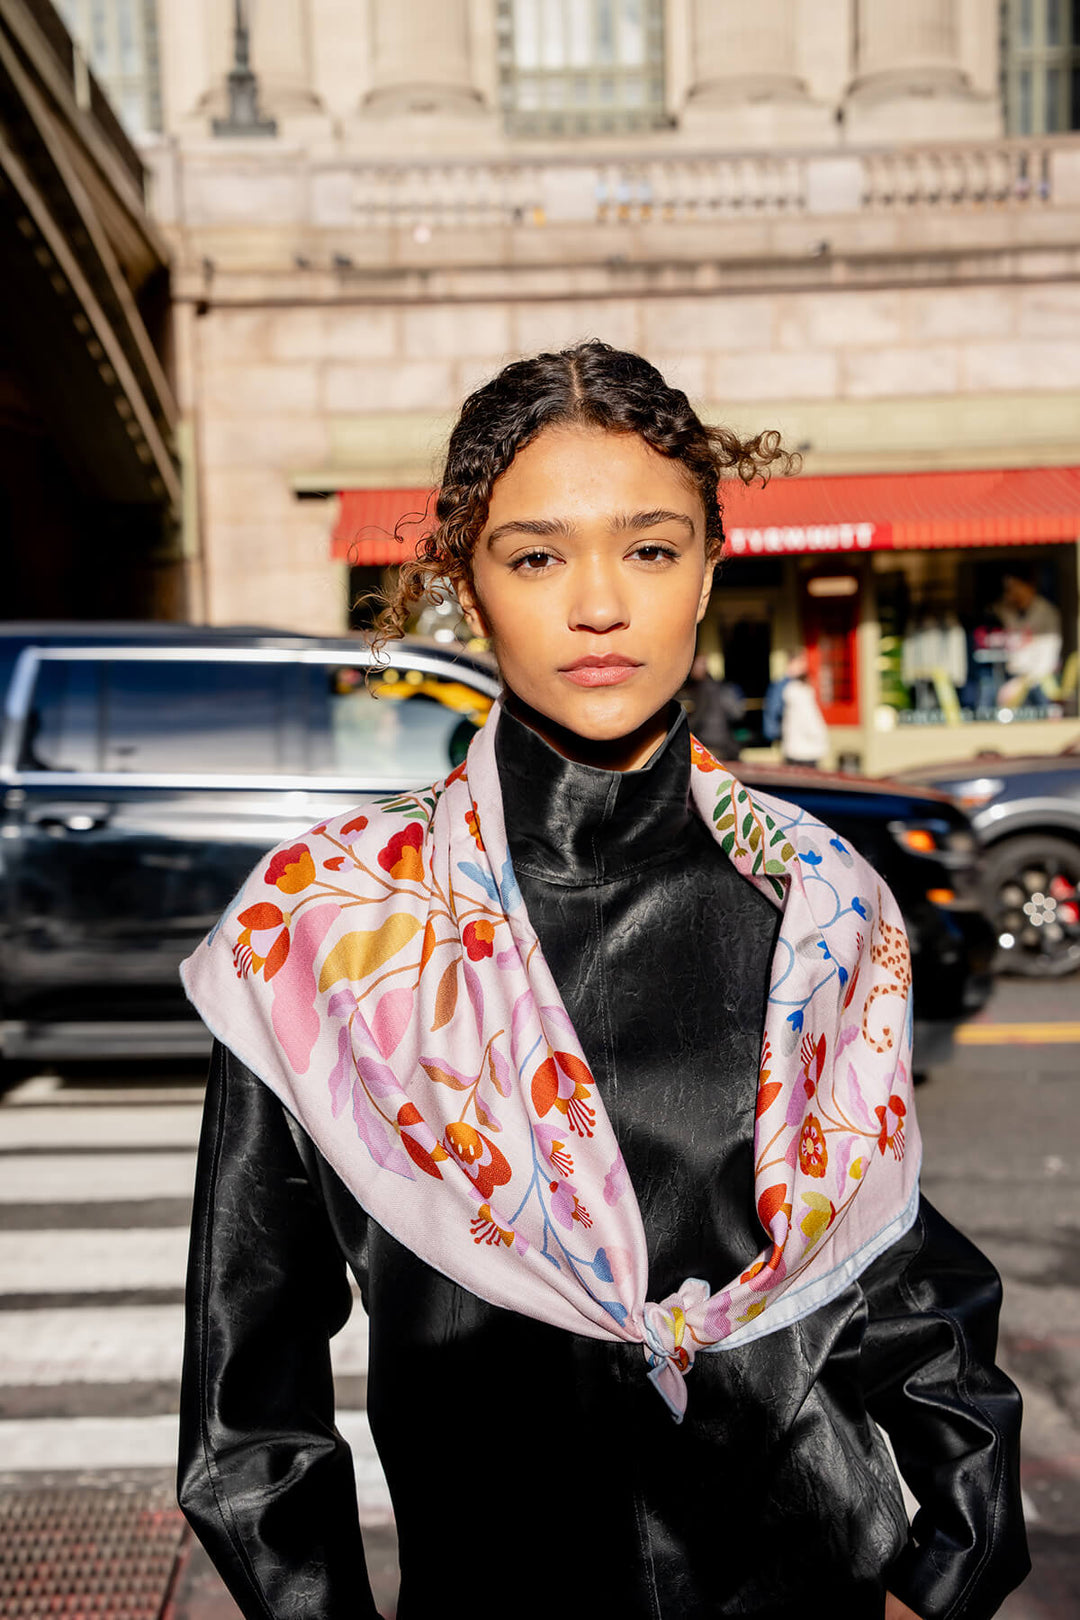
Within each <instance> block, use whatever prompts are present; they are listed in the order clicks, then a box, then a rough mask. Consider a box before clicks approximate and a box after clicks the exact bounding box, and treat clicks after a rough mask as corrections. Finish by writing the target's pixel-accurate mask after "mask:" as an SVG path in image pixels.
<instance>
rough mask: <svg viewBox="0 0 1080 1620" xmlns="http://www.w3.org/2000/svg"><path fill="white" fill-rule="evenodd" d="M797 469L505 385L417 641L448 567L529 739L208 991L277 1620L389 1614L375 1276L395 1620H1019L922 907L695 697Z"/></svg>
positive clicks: (609, 373)
mask: <svg viewBox="0 0 1080 1620" xmlns="http://www.w3.org/2000/svg"><path fill="white" fill-rule="evenodd" d="M784 459H785V458H784V457H783V455H782V452H781V451H780V449H779V445H778V441H777V439H776V436H775V435H761V436H759V437H758V438H757V439H755V440H753V441H751V442H750V443H746V444H744V443H742V442H740V441H739V440H738V439H737V438H736V437H735V436H734V435H732V434H730V433H728V432H726V431H723V430H718V429H706V428H704V427H703V426H702V424H701V422H700V421H699V420H698V418H697V417H696V416H695V414H694V413H693V411H692V410H691V408H690V406H689V405H688V403H687V401H686V398H685V396H684V395H683V394H681V393H679V392H678V391H677V390H674V389H671V388H668V387H667V385H666V384H665V383H664V382H663V379H662V378H661V377H660V376H659V374H658V373H657V372H656V371H655V370H654V368H653V367H651V366H650V365H648V364H647V363H646V362H645V361H644V360H642V359H641V358H639V357H638V356H636V355H631V354H623V353H619V352H617V351H614V350H612V349H610V348H607V347H606V346H605V345H603V344H600V343H588V344H583V345H581V346H579V347H578V348H575V349H570V350H568V351H566V352H565V353H562V354H558V355H542V356H540V357H538V358H537V359H534V360H530V361H524V362H521V363H518V364H516V365H512V366H509V367H507V368H506V369H505V370H504V371H503V372H502V373H501V374H500V375H499V376H498V377H496V378H495V379H494V381H493V382H491V383H489V384H488V385H487V386H486V387H484V388H481V389H479V390H478V391H477V392H476V393H475V394H473V395H472V396H471V397H470V398H469V399H468V400H467V401H466V404H465V406H464V409H463V411H462V414H461V418H460V420H459V422H458V424H457V426H456V428H455V430H454V433H453V435H452V437H451V441H450V446H449V452H448V457H447V463H446V469H445V472H444V476H443V480H442V485H441V489H440V493H439V498H438V504H437V507H436V517H437V523H436V525H435V527H434V529H433V531H432V534H431V536H430V537H429V539H428V541H427V542H426V544H425V546H424V548H423V550H422V552H421V556H420V559H419V560H418V561H417V562H416V563H415V564H410V565H408V566H407V567H406V568H405V569H403V571H402V582H401V585H400V586H399V591H398V595H397V598H396V599H395V601H394V603H393V604H392V607H391V610H390V613H389V622H390V625H391V627H394V626H397V625H400V624H401V623H402V622H403V621H404V618H405V616H406V614H407V612H408V608H409V604H410V602H411V601H415V600H416V599H417V598H418V597H419V595H420V594H421V592H422V591H423V589H424V588H425V587H426V586H427V585H428V584H429V583H430V581H431V580H432V579H434V578H436V577H439V576H445V575H449V576H450V577H451V578H452V579H453V581H454V583H455V586H456V589H457V591H458V595H459V597H460V600H461V602H462V604H463V606H464V609H465V612H466V614H467V616H468V618H469V621H470V624H471V626H472V628H473V629H474V630H475V631H476V633H477V634H481V635H485V636H489V637H490V638H491V642H492V645H493V647H494V650H495V652H496V654H497V656H498V660H499V667H500V670H501V673H502V677H503V680H504V683H505V697H504V700H503V701H501V702H500V704H499V705H497V706H496V710H495V712H494V714H493V716H492V718H491V719H490V720H489V722H488V724H487V726H486V727H485V728H484V730H483V731H482V732H481V733H480V734H479V735H478V736H477V738H476V740H475V741H474V743H473V744H472V747H471V749H470V751H469V756H468V759H467V761H466V763H465V765H464V766H463V767H459V769H458V770H456V771H454V772H452V773H451V776H450V777H449V778H448V780H447V782H446V783H445V784H441V785H440V786H439V787H437V788H436V789H435V790H432V791H427V792H421V793H418V794H403V795H401V796H399V797H398V798H395V799H390V800H383V801H381V802H377V803H374V804H372V803H369V804H366V805H364V806H363V807H361V809H360V810H359V811H357V812H356V813H355V814H352V815H350V816H347V817H343V818H340V819H339V820H338V821H336V822H333V823H330V824H328V825H326V824H323V825H320V826H319V827H317V828H315V829H313V830H312V832H311V833H310V834H309V835H307V836H306V837H305V838H304V839H303V840H302V841H301V842H299V843H297V844H294V845H291V846H290V847H288V848H284V849H280V850H278V851H275V852H274V853H273V854H272V855H271V856H270V857H268V859H267V860H266V861H264V862H263V863H261V864H260V866H259V867H258V868H257V869H256V871H255V873H254V874H253V875H252V878H251V880H250V881H249V883H248V885H247V887H246V888H245V890H244V891H243V892H242V894H241V895H240V896H239V897H238V898H237V900H236V901H235V902H234V903H233V905H232V906H231V907H230V908H229V910H228V912H227V913H226V915H225V917H224V918H223V919H222V922H221V923H220V924H219V925H218V928H217V929H216V930H215V931H214V934H212V935H211V936H210V939H209V940H208V941H207V942H205V943H204V945H203V946H201V947H200V949H199V951H198V952H197V953H196V955H195V956H194V957H193V958H192V959H191V960H190V961H189V962H188V963H187V964H186V965H185V979H186V983H187V986H188V990H189V993H190V994H191V995H192V998H193V1000H194V1001H195V1004H196V1005H197V1007H198V1008H199V1010H200V1012H201V1013H202V1014H203V1016H204V1018H205V1019H206V1021H207V1023H208V1025H209V1027H210V1028H211V1030H212V1031H213V1032H214V1034H215V1036H216V1037H217V1046H216V1049H215V1054H214V1059H213V1066H212V1071H211V1077H210V1085H209V1089H208V1093H207V1105H206V1125H205V1130H204V1137H203V1143H202V1147H201V1150H200V1169H199V1178H198V1184H197V1189H196V1216H195V1226H194V1232H193V1243H192V1261H191V1274H190V1279H189V1296H188V1298H189V1304H188V1313H189V1320H188V1341H187V1348H186V1356H185V1373H184V1392H183V1402H182V1456H181V1467H180V1497H181V1501H182V1503H183V1506H184V1508H185V1511H186V1512H187V1514H188V1517H189V1518H190V1520H191V1521H192V1523H193V1524H194V1526H195V1528H196V1530H197V1532H198V1534H199V1535H200V1537H201V1538H202V1540H203V1541H204V1543H205V1545H206V1546H207V1547H208V1548H209V1549H210V1551H211V1554H212V1556H213V1557H214V1559H215V1561H216V1562H217V1564H218V1567H219V1568H220V1569H221V1571H222V1573H223V1574H224V1576H225V1578H226V1580H227V1582H228V1584H229V1586H230V1588H231V1590H232V1591H233V1593H234V1595H235V1597H236V1599H237V1601H238V1602H239V1604H240V1606H241V1608H242V1609H243V1611H244V1613H245V1614H247V1615H250V1616H255V1615H258V1616H263V1617H265V1616H267V1615H272V1616H275V1617H277V1616H299V1615H301V1614H303V1615H305V1616H306V1615H318V1616H320V1617H321V1620H337V1617H339V1616H341V1617H344V1616H346V1615H348V1616H350V1617H353V1616H356V1615H358V1614H363V1615H374V1613H375V1609H374V1605H373V1601H372V1598H371V1594H370V1589H369V1586H368V1583H367V1580H366V1576H365V1572H364V1561H363V1549H362V1545H361V1538H360V1534H359V1530H358V1527H357V1517H356V1507H355V1497H354V1492H353V1486H352V1477H351V1469H350V1458H349V1454H348V1451H347V1448H346V1447H345V1446H344V1444H343V1442H342V1441H341V1439H340V1437H339V1436H338V1435H337V1434H336V1432H335V1430H334V1427H333V1391H332V1387H331V1379H330V1372H329V1356H328V1340H329V1338H330V1336H331V1335H332V1334H333V1333H334V1332H335V1331H336V1330H337V1329H338V1328H339V1327H340V1325H341V1324H342V1322H343V1321H344V1319H345V1317H346V1315H347V1314H348V1310H349V1289H348V1285H347V1281H346V1265H348V1266H349V1267H351V1269H352V1270H353V1272H354V1273H355V1275H356V1277H357V1279H358V1280H359V1283H360V1287H361V1290H362V1293H363V1298H364V1303H365V1306H366V1309H367V1311H368V1314H369V1316H370V1324H371V1326H370V1333H371V1352H370V1371H369V1381H368V1414H369V1417H370V1422H371V1428H372V1432H373V1435H374V1437H375V1441H376V1444H377V1446H378V1448H379V1454H380V1457H381V1458H382V1461H383V1464H384V1467H385V1471H386V1475H387V1480H388V1483H389V1487H390V1491H391V1495H392V1497H393V1502H394V1511H395V1518H396V1523H397V1531H398V1538H399V1548H400V1562H401V1577H402V1578H401V1592H400V1600H399V1607H398V1611H397V1612H398V1615H399V1617H400V1620H410V1617H413V1616H425V1617H426V1616H434V1615H451V1616H454V1615H466V1614H468V1615H473V1614H475V1613H478V1612H480V1613H492V1614H497V1615H499V1616H502V1615H512V1616H519V1615H545V1616H546V1615H550V1614H562V1615H566V1616H574V1617H585V1616H608V1615H612V1616H620V1617H629V1616H678V1617H680V1620H688V1617H695V1616H712V1615H755V1616H759V1617H765V1616H770V1617H774V1620H780V1617H790V1620H794V1617H795V1616H808V1615H818V1614H826V1613H830V1614H836V1615H840V1616H844V1617H852V1620H860V1617H862V1616H867V1617H869V1616H874V1617H879V1616H881V1615H882V1614H887V1615H889V1616H890V1617H900V1616H910V1615H912V1614H914V1615H916V1616H922V1617H923V1620H937V1617H943V1616H947V1615H948V1616H960V1615H963V1616H965V1617H972V1620H975V1617H981V1616H989V1615H990V1614H992V1613H993V1612H994V1610H995V1608H996V1607H997V1605H998V1604H999V1602H1000V1601H1001V1599H1002V1598H1003V1596H1004V1595H1005V1593H1006V1592H1007V1591H1008V1590H1010V1588H1011V1587H1012V1586H1014V1585H1015V1584H1016V1582H1017V1581H1018V1580H1019V1579H1021V1578H1022V1576H1023V1574H1024V1573H1025V1571H1026V1568H1027V1562H1026V1552H1025V1547H1024V1537H1023V1529H1022V1524H1021V1519H1020V1508H1019V1488H1018V1483H1017V1430H1018V1424H1019V1399H1018V1397H1017V1395H1016V1392H1015V1390H1014V1389H1013V1387H1012V1386H1011V1385H1010V1384H1009V1382H1008V1380H1007V1379H1006V1378H1004V1377H1003V1375H1002V1374H1001V1373H1000V1372H998V1371H997V1370H996V1369H995V1368H994V1365H993V1352H994V1341H995V1331H996V1315H997V1305H998V1298H999V1285H998V1280H997V1277H996V1275H995V1273H994V1271H993V1269H992V1268H991V1267H990V1266H989V1264H988V1263H987V1262H986V1261H985V1260H984V1259H983V1257H982V1256H981V1255H980V1254H978V1252H977V1251H976V1250H974V1249H973V1248H972V1247H971V1245H970V1244H968V1243H967V1242H966V1240H965V1239H963V1238H962V1237H960V1235H959V1234H958V1233H956V1232H955V1231H954V1230H953V1229H952V1228H951V1227H949V1226H948V1225H947V1223H946V1222H944V1221H943V1220H942V1218H941V1217H940V1216H939V1215H937V1214H936V1212H935V1211H934V1210H933V1209H931V1208H930V1206H929V1205H928V1204H927V1203H926V1202H925V1201H922V1202H920V1200H919V1196H918V1191H917V1185H916V1174H917V1158H918V1155H917V1137H916V1132H915V1124H914V1119H913V1116H912V1113H911V1098H910V1083H909V1070H910V1061H909V1059H910V1054H909V1050H908V1045H907V1042H908V1039H909V1036H908V1031H909V1029H910V1018H909V1013H908V1008H907V990H908V987H909V984H910V974H909V971H908V961H909V958H908V956H907V948H906V941H905V939H904V936H903V931H902V927H901V926H900V924H899V921H898V918H897V913H896V910H895V906H894V903H893V901H892V898H891V896H890V895H889V894H888V891H887V890H886V889H885V888H884V886H883V885H882V884H881V883H880V882H879V880H878V879H877V878H876V877H875V875H874V874H873V873H872V872H871V871H870V870H869V869H868V868H867V867H866V866H865V865H864V864H863V863H862V862H861V860H860V859H859V858H858V856H856V855H855V854H854V853H853V852H852V851H851V850H850V849H849V848H848V846H847V845H845V844H844V843H843V842H842V841H841V840H840V839H838V838H835V837H834V836H832V835H830V833H829V832H828V830H827V829H825V828H822V827H821V826H820V824H818V823H815V822H813V821H810V820H808V819H807V818H806V817H804V816H802V815H801V813H799V812H796V811H793V810H792V809H791V807H790V806H784V805H782V804H780V803H779V802H776V801H770V800H765V799H763V798H761V797H758V796H754V797H751V796H750V795H749V794H747V793H746V792H745V790H744V789H742V788H741V787H739V785H738V784H737V783H736V782H734V780H733V779H732V778H731V777H729V776H728V775H727V773H726V772H724V771H723V770H722V769H721V767H720V766H719V765H718V764H717V763H716V761H715V760H713V759H712V758H711V756H709V755H708V754H706V753H705V752H704V750H702V749H701V748H700V747H699V746H698V745H696V744H694V743H693V742H692V739H691V738H690V736H689V732H688V727H687V724H686V720H685V716H684V715H683V714H682V712H681V711H680V710H679V708H678V706H677V705H676V704H674V703H673V701H672V699H673V696H674V694H675V693H676V692H677V691H678V689H679V688H680V686H681V685H682V683H683V681H684V680H685V677H686V673H687V670H688V668H689V666H690V663H691V659H692V657H693V653H694V642H695V633H696V627H697V624H698V622H699V621H700V619H701V617H702V615H703V614H704V611H705V606H706V603H707V601H708V596H709V590H710V585H711V581H712V574H713V569H714V567H715V565H716V561H717V558H718V555H719V551H720V547H721V544H722V538H723V536H722V528H721V519H720V510H719V507H718V503H717V485H718V480H719V478H720V476H721V475H722V474H723V473H725V472H728V473H730V472H732V471H734V472H737V473H738V474H739V475H740V476H741V477H743V478H744V479H746V480H748V481H749V480H750V479H752V478H753V477H754V476H755V475H757V474H759V473H761V474H764V473H766V472H767V471H768V469H769V468H770V466H771V465H774V464H776V463H779V464H780V465H781V466H783V465H784ZM755 1118H756V1127H755ZM874 1419H877V1420H878V1421H879V1422H880V1423H881V1424H882V1426H883V1427H884V1428H885V1429H886V1430H887V1431H889V1433H890V1434H891V1436H892V1440H893V1445H894V1447H895V1449H896V1453H897V1456H898V1458H899V1461H900V1465H901V1467H902V1469H903V1471H904V1473H905V1475H906V1476H907V1478H908V1480H909V1482H910V1484H911V1486H912V1488H913V1490H914V1492H915V1494H916V1495H917V1496H918V1498H919V1499H920V1501H921V1504H922V1509H921V1512H920V1514H919V1516H918V1518H917V1519H916V1521H915V1525H914V1529H913V1532H909V1529H908V1525H907V1520H906V1516H905V1514H904V1511H903V1507H902V1503H901V1498H900V1493H899V1488H898V1486H897V1483H896V1478H895V1475H894V1472H893V1469H892V1466H891V1463H890V1461H889V1458H888V1455H887V1452H886V1449H885V1445H884V1442H883V1440H882V1438H881V1436H880V1434H879V1431H878V1429H877V1428H876V1426H875V1423H874V1421H873V1420H874Z"/></svg>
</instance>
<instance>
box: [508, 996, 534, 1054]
mask: <svg viewBox="0 0 1080 1620" xmlns="http://www.w3.org/2000/svg"><path fill="white" fill-rule="evenodd" d="M535 1018H536V1002H535V1001H534V1000H533V993H532V991H531V990H523V991H522V992H521V994H520V996H518V998H517V1000H516V1001H515V1002H514V1010H513V1012H512V1013H511V1015H510V1055H511V1057H512V1059H513V1062H514V1068H515V1069H520V1067H521V1060H522V1058H523V1057H524V1055H525V1053H526V1052H527V1051H528V1049H529V1047H530V1046H531V1045H532V1040H530V1039H529V1035H530V1034H532V1033H533V1025H534V1020H535Z"/></svg>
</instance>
